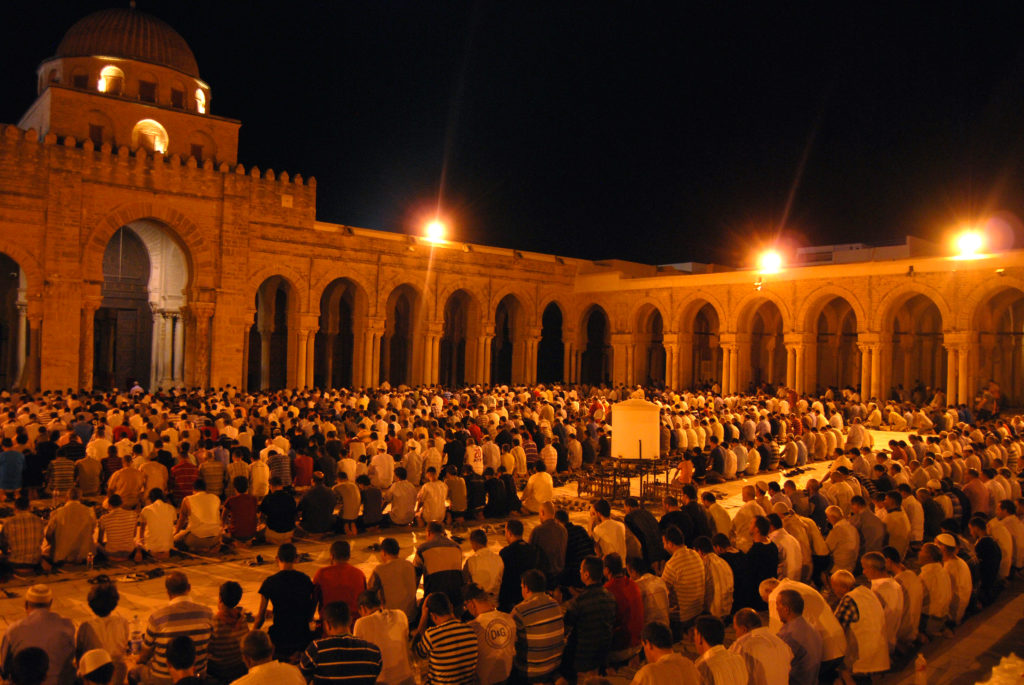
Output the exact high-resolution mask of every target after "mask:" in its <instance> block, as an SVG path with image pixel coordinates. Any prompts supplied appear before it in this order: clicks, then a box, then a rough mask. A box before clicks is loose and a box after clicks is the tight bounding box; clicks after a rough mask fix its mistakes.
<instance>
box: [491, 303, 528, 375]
mask: <svg viewBox="0 0 1024 685" xmlns="http://www.w3.org/2000/svg"><path fill="white" fill-rule="evenodd" d="M525 329H526V313H525V311H524V310H523V305H522V303H521V302H520V301H519V298H518V297H516V296H515V295H512V294H508V295H505V296H504V297H503V298H501V300H499V301H498V306H497V307H495V310H494V340H492V341H491V383H495V384H498V383H505V384H509V383H524V382H526V367H525V364H526V361H525V360H526V330H525Z"/></svg>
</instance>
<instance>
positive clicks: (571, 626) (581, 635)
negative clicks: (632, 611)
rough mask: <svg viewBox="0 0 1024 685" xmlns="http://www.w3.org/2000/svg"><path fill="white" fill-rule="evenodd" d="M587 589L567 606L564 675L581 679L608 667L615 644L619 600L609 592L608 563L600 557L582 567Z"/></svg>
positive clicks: (587, 559) (582, 564)
mask: <svg viewBox="0 0 1024 685" xmlns="http://www.w3.org/2000/svg"><path fill="white" fill-rule="evenodd" d="M580 578H581V579H582V580H583V583H584V585H585V587H584V588H583V591H582V592H581V593H580V594H578V595H576V596H575V597H574V598H573V599H572V600H570V601H569V603H568V604H566V606H565V627H566V630H567V631H569V639H568V642H567V645H566V651H565V659H564V660H563V661H562V672H563V674H576V675H577V676H578V677H579V678H580V679H583V680H586V676H587V675H588V674H590V673H591V672H593V671H597V670H598V669H599V668H600V667H601V666H603V665H604V664H605V661H606V659H607V657H608V651H609V649H610V648H611V645H612V630H613V628H614V625H615V611H616V606H615V597H613V596H612V594H611V593H610V592H608V590H606V589H605V588H604V587H603V585H602V581H603V580H604V564H603V563H602V561H601V559H600V558H599V557H587V558H586V559H584V560H583V562H582V563H581V564H580Z"/></svg>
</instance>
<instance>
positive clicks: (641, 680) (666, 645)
mask: <svg viewBox="0 0 1024 685" xmlns="http://www.w3.org/2000/svg"><path fill="white" fill-rule="evenodd" d="M640 644H642V645H643V648H644V656H645V657H646V659H647V664H646V665H645V666H643V667H641V668H640V670H639V671H637V672H636V675H634V676H633V680H632V681H630V685H663V684H664V683H697V682H699V681H700V674H699V673H698V672H697V667H696V666H694V665H693V662H692V661H690V660H689V659H687V658H686V657H685V656H683V655H682V654H680V653H678V652H676V651H674V650H673V649H672V631H671V630H669V628H668V626H664V625H661V624H660V623H648V624H647V625H646V626H644V631H643V633H642V634H641V637H640Z"/></svg>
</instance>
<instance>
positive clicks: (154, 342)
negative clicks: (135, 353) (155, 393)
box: [149, 308, 164, 389]
mask: <svg viewBox="0 0 1024 685" xmlns="http://www.w3.org/2000/svg"><path fill="white" fill-rule="evenodd" d="M152 316H153V333H152V335H150V340H151V344H150V352H149V387H150V389H153V388H155V387H156V386H157V383H159V381H160V374H161V372H162V371H163V368H164V359H163V357H164V355H163V354H162V353H163V351H164V349H163V330H162V328H163V324H164V315H163V312H162V311H161V310H159V309H155V308H154V309H153V310H152Z"/></svg>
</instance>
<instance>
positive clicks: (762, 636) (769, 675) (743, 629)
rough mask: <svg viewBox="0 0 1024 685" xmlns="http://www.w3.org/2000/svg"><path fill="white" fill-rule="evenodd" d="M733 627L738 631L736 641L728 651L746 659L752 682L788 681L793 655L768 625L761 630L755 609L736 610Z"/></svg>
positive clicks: (768, 684)
mask: <svg viewBox="0 0 1024 685" xmlns="http://www.w3.org/2000/svg"><path fill="white" fill-rule="evenodd" d="M732 625H733V628H734V629H735V630H736V641H735V642H733V643H732V646H731V647H729V651H730V652H732V653H733V654H739V655H740V656H741V657H743V659H744V661H745V662H746V664H747V671H748V673H749V674H750V683H753V684H754V685H774V683H786V682H789V670H790V664H791V663H792V661H793V652H792V650H790V648H789V645H788V644H786V642H785V640H783V639H782V638H780V637H778V636H777V635H776V634H775V633H773V632H772V631H771V630H770V629H769V628H768V627H767V626H763V627H762V625H761V617H760V616H758V615H757V612H756V611H754V610H753V609H749V608H747V609H740V610H739V611H737V612H736V615H735V616H733V617H732Z"/></svg>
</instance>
